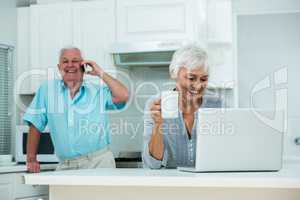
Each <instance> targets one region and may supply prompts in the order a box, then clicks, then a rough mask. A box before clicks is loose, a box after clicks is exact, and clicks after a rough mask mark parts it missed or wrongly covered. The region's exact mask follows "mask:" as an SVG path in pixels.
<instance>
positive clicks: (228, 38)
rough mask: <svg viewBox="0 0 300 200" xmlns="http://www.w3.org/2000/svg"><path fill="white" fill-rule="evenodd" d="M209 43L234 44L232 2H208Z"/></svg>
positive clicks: (220, 0) (209, 0)
mask: <svg viewBox="0 0 300 200" xmlns="http://www.w3.org/2000/svg"><path fill="white" fill-rule="evenodd" d="M206 2H207V43H209V44H218V43H219V44H230V43H231V42H232V3H231V0H207V1H206Z"/></svg>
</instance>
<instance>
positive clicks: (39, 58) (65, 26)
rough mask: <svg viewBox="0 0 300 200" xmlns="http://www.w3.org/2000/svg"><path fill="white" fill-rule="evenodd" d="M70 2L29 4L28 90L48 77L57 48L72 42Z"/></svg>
mask: <svg viewBox="0 0 300 200" xmlns="http://www.w3.org/2000/svg"><path fill="white" fill-rule="evenodd" d="M71 11H72V9H71V4H69V3H65V4H51V5H34V6H31V7H30V69H31V70H36V71H34V72H33V73H34V75H32V78H31V91H33V92H34V91H36V90H37V88H38V87H39V85H40V83H41V82H42V81H43V80H46V79H47V76H48V72H47V71H48V68H56V66H57V63H58V55H59V50H60V49H61V48H62V47H64V46H66V45H71V44H72V38H73V36H72V20H71V19H72V15H71V14H72V12H71Z"/></svg>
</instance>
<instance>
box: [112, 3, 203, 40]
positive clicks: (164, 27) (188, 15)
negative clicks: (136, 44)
mask: <svg viewBox="0 0 300 200" xmlns="http://www.w3.org/2000/svg"><path fill="white" fill-rule="evenodd" d="M195 5H196V1H194V0H117V41H118V42H131V41H153V40H181V39H185V40H194V39H196V38H195V37H196V23H195V22H196V21H198V20H199V18H197V12H196V11H197V9H196V6H195Z"/></svg>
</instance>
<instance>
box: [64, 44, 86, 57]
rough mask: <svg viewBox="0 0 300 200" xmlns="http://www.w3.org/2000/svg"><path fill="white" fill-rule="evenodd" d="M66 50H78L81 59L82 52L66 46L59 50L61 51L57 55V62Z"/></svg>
mask: <svg viewBox="0 0 300 200" xmlns="http://www.w3.org/2000/svg"><path fill="white" fill-rule="evenodd" d="M66 50H78V51H79V52H80V55H81V57H83V54H82V51H81V50H80V49H79V48H78V47H76V46H72V45H68V46H65V47H63V48H61V50H60V51H59V55H58V56H59V57H58V58H59V60H60V59H61V57H62V55H63V54H64V52H65V51H66Z"/></svg>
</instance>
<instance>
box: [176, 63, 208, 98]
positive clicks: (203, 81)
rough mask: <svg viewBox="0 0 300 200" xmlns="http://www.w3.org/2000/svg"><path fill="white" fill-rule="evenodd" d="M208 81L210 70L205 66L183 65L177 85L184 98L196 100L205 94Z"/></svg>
mask: <svg viewBox="0 0 300 200" xmlns="http://www.w3.org/2000/svg"><path fill="white" fill-rule="evenodd" d="M207 82H208V72H207V71H206V70H205V69H204V67H201V66H199V67H195V68H194V69H187V68H186V67H181V68H180V69H179V72H178V75H177V78H176V87H177V89H178V90H179V92H180V93H181V95H182V97H183V98H184V99H186V100H188V101H192V102H195V101H197V100H199V99H200V98H201V97H202V96H203V93H204V90H205V88H206V86H207Z"/></svg>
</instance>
